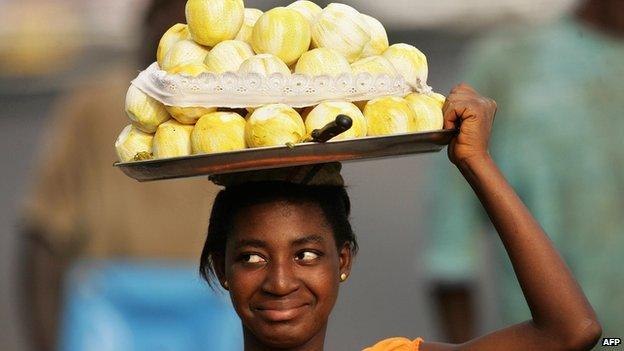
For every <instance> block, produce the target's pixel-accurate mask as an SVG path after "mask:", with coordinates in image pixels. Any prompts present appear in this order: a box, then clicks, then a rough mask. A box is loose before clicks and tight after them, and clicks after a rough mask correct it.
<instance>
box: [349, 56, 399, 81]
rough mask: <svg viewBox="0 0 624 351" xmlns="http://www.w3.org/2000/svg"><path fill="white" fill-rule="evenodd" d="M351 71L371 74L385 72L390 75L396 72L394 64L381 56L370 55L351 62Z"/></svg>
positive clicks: (392, 75) (394, 74)
mask: <svg viewBox="0 0 624 351" xmlns="http://www.w3.org/2000/svg"><path fill="white" fill-rule="evenodd" d="M351 68H352V69H353V73H355V74H358V73H370V74H373V75H378V74H387V75H389V76H391V77H394V76H397V75H398V73H397V71H396V69H394V66H392V64H391V63H390V61H388V59H386V58H385V57H383V56H379V55H377V56H370V57H367V58H363V59H361V60H358V61H355V62H353V64H351Z"/></svg>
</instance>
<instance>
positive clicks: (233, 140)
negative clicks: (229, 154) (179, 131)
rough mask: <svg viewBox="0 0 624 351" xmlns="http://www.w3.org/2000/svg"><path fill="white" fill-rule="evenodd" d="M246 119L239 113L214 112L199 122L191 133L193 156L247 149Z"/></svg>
mask: <svg viewBox="0 0 624 351" xmlns="http://www.w3.org/2000/svg"><path fill="white" fill-rule="evenodd" d="M245 123H246V122H245V119H244V118H243V117H241V116H240V115H239V114H238V113H233V112H213V113H209V114H207V115H204V116H203V117H202V118H200V119H199V121H197V124H196V125H195V128H194V129H193V133H191V145H192V148H193V154H209V153H213V152H225V151H234V150H241V149H244V148H245Z"/></svg>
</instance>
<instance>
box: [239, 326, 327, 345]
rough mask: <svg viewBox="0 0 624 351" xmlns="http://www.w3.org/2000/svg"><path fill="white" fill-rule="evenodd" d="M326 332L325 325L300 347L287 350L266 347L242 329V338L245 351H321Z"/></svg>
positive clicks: (250, 333) (249, 332)
mask: <svg viewBox="0 0 624 351" xmlns="http://www.w3.org/2000/svg"><path fill="white" fill-rule="evenodd" d="M326 332H327V325H325V326H324V327H323V328H322V329H321V330H319V332H318V333H317V334H316V335H314V336H313V337H312V338H311V339H310V340H308V341H307V342H306V343H304V344H302V345H298V346H295V347H288V348H276V347H273V346H268V345H266V344H264V343H262V342H261V341H260V340H259V339H258V338H256V336H255V335H254V334H253V333H252V332H251V331H249V330H248V329H247V328H245V327H243V337H244V339H245V351H274V350H281V351H323V348H324V345H325V333H326Z"/></svg>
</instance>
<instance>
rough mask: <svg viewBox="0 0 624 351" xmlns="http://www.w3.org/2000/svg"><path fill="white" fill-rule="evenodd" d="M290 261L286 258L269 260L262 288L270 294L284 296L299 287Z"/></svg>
mask: <svg viewBox="0 0 624 351" xmlns="http://www.w3.org/2000/svg"><path fill="white" fill-rule="evenodd" d="M290 263H292V262H288V260H279V261H273V262H271V263H270V264H269V269H268V271H267V275H266V277H265V279H264V282H263V284H262V290H264V291H265V292H267V293H269V294H272V295H277V296H285V295H288V294H290V293H292V292H294V291H296V290H297V289H299V284H300V282H299V279H298V278H297V276H296V275H295V272H294V269H293V268H294V267H292V264H290Z"/></svg>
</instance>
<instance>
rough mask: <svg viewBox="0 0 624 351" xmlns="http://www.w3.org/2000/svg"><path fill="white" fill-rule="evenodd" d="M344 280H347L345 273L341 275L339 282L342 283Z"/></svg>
mask: <svg viewBox="0 0 624 351" xmlns="http://www.w3.org/2000/svg"><path fill="white" fill-rule="evenodd" d="M345 280H347V273H342V274H341V275H340V281H341V282H344V281H345Z"/></svg>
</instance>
